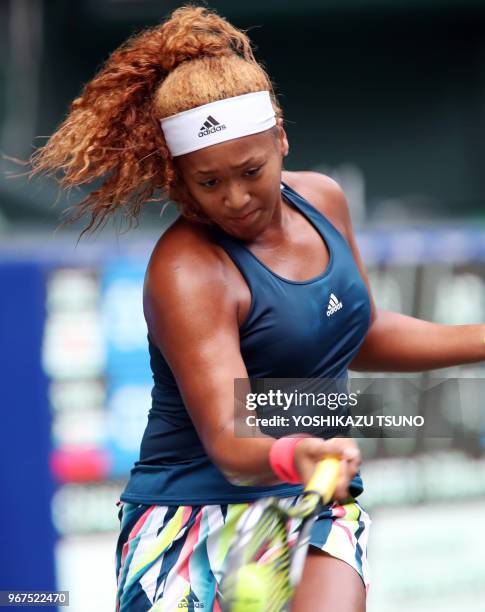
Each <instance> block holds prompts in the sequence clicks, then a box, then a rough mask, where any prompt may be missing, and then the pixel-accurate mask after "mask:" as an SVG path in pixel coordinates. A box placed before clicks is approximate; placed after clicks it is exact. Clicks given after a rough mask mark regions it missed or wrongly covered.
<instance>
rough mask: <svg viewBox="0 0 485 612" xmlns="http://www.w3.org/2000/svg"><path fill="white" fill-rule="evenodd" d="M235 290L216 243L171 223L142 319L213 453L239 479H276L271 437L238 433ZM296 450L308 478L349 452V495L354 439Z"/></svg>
mask: <svg viewBox="0 0 485 612" xmlns="http://www.w3.org/2000/svg"><path fill="white" fill-rule="evenodd" d="M234 294H235V292H234V290H233V289H232V290H231V283H230V281H229V278H228V271H227V263H225V262H224V261H223V258H222V257H221V256H220V254H218V252H217V250H216V248H215V247H213V246H212V245H211V244H210V243H208V242H207V241H206V240H204V239H203V238H199V237H198V235H197V234H195V233H191V232H190V231H187V232H184V231H179V230H178V229H175V230H174V229H173V228H172V230H169V231H168V233H167V234H165V235H164V237H163V238H162V239H161V240H160V241H159V243H158V245H157V247H156V248H155V251H154V253H153V255H152V258H151V260H150V263H149V266H148V269H147V274H146V278H145V286H144V311H145V318H146V321H147V325H148V330H149V334H150V338H151V339H152V341H153V342H154V343H155V345H156V346H157V347H158V348H159V349H160V351H161V352H162V353H163V355H164V357H165V358H166V359H167V362H168V364H169V365H170V368H171V370H172V372H173V374H174V376H175V379H176V381H177V385H178V388H179V390H180V393H181V395H182V398H183V401H184V404H185V407H186V409H187V411H188V413H189V415H190V417H191V420H192V422H193V424H194V427H195V428H196V430H197V433H198V435H199V438H200V440H201V442H202V444H203V446H204V448H205V450H206V452H207V454H208V456H209V457H210V459H211V460H212V461H213V462H214V463H215V464H216V465H217V466H218V467H219V468H220V469H221V471H223V472H224V473H225V474H228V475H229V474H230V475H232V476H234V477H237V478H238V479H241V480H242V481H248V480H250V481H251V482H252V483H254V484H264V483H268V482H273V483H274V482H275V476H274V473H273V471H272V469H271V467H270V464H269V450H270V448H271V446H272V444H273V442H274V439H273V438H270V437H268V436H263V435H261V437H258V438H242V437H236V436H235V433H234V379H235V378H241V379H244V378H247V377H248V374H247V370H246V366H245V364H244V361H243V358H242V355H241V351H240V344H239V323H238V316H237V313H238V303H237V300H236V298H235V297H234ZM296 450H297V452H296V453H295V464H296V467H297V469H298V471H299V472H300V474H301V475H302V477H303V480H304V482H306V481H307V480H308V478H309V477H310V475H311V473H312V470H313V467H314V465H315V463H316V461H318V460H319V459H321V458H323V457H324V456H325V455H326V454H330V453H334V454H337V455H339V456H344V455H345V457H346V460H345V469H344V470H343V472H342V479H341V483H339V488H338V489H337V493H336V495H337V497H345V491H346V489H347V487H348V484H349V482H350V479H351V478H352V476H353V475H354V474H355V472H356V471H357V469H358V465H359V463H360V455H359V451H358V448H357V447H356V445H355V444H354V443H353V441H351V440H343V439H335V440H332V441H327V442H324V441H323V440H319V439H308V440H305V441H302V442H300V443H299V444H298V446H297V447H296Z"/></svg>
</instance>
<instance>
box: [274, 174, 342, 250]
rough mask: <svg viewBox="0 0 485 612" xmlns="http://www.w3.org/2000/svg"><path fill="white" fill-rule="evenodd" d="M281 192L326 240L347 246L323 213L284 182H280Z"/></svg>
mask: <svg viewBox="0 0 485 612" xmlns="http://www.w3.org/2000/svg"><path fill="white" fill-rule="evenodd" d="M281 192H282V194H283V197H284V198H285V199H286V200H287V201H289V202H290V204H292V205H293V206H294V207H295V208H297V209H298V210H299V211H300V212H301V214H302V215H303V216H304V217H306V218H307V219H308V220H309V221H310V223H312V225H314V226H316V228H317V229H318V230H319V231H320V234H323V236H324V237H325V240H326V241H327V242H331V243H332V242H335V241H337V243H339V244H340V246H344V247H348V242H347V240H346V239H345V238H344V236H342V234H341V233H340V232H339V230H338V229H337V228H336V227H335V225H334V224H333V223H332V222H331V221H329V220H328V219H327V217H326V216H325V215H324V214H323V213H321V212H320V211H319V210H318V209H317V208H315V206H313V205H312V204H310V202H308V200H306V199H305V198H304V197H303V196H301V195H300V194H299V193H297V192H296V191H295V190H294V189H293V188H292V187H290V186H289V185H287V184H286V183H284V182H282V183H281Z"/></svg>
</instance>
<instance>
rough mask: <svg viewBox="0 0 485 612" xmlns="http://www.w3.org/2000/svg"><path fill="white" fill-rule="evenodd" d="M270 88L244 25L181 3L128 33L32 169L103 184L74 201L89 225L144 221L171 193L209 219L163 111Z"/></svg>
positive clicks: (72, 181) (68, 183)
mask: <svg viewBox="0 0 485 612" xmlns="http://www.w3.org/2000/svg"><path fill="white" fill-rule="evenodd" d="M260 90H269V91H270V92H271V94H272V99H273V105H274V108H275V111H276V113H277V116H278V117H280V116H281V110H280V108H279V106H278V104H277V102H276V98H275V96H274V92H273V88H272V84H271V81H270V79H269V77H268V75H267V74H266V72H265V71H264V69H263V68H262V67H261V66H260V65H259V64H258V63H257V61H256V60H255V58H254V55H253V51H252V48H251V43H250V41H249V39H248V37H247V36H246V34H245V33H243V32H242V31H240V30H238V29H236V28H235V27H234V26H232V25H231V24H230V23H228V22H227V21H226V20H225V19H223V18H222V17H220V16H219V15H217V14H215V13H214V12H212V11H209V10H208V9H206V8H203V7H195V6H184V7H182V8H179V9H177V10H176V11H174V12H173V13H172V15H171V17H170V18H169V19H168V20H167V21H166V22H165V23H163V24H162V25H160V26H157V27H154V28H151V29H148V30H146V31H144V32H142V33H141V34H138V35H136V36H134V37H132V38H130V39H129V40H127V41H126V42H125V43H124V44H123V45H122V46H121V47H119V48H118V49H117V50H116V51H114V53H113V54H112V55H111V56H110V58H109V59H108V60H107V62H106V64H105V65H104V66H103V67H102V68H101V70H100V71H99V72H98V74H97V75H96V76H95V77H94V78H93V79H92V80H91V81H90V82H89V83H87V85H86V86H85V87H84V89H83V91H82V93H81V95H80V96H79V97H78V98H76V99H75V100H74V101H73V102H72V104H71V108H70V111H69V114H68V115H67V117H66V119H65V120H64V122H63V123H62V124H61V126H60V127H59V128H58V129H57V131H56V132H55V133H54V134H53V135H52V136H51V137H50V139H49V140H48V142H47V143H46V144H45V145H44V146H43V147H41V148H39V149H37V150H36V151H35V152H34V154H33V155H32V158H31V163H32V171H31V174H32V175H35V174H38V173H43V172H45V173H48V174H58V173H59V174H60V177H59V182H60V185H61V186H62V187H64V188H72V187H75V186H78V185H86V184H88V185H89V184H91V183H92V182H93V181H95V180H100V185H99V187H97V188H96V189H93V190H92V191H91V192H90V193H89V195H88V196H87V197H86V198H85V199H83V200H82V201H81V202H79V203H78V204H76V205H74V206H71V207H70V210H73V211H74V212H73V214H72V215H71V216H70V218H69V219H68V221H67V222H68V223H69V222H72V221H77V220H78V219H80V218H81V217H83V216H84V215H85V214H90V216H91V217H90V221H89V224H88V225H87V227H86V228H85V229H84V230H83V232H82V233H84V232H86V231H89V230H92V231H95V230H96V229H98V228H99V227H101V226H103V225H104V223H105V221H106V220H107V219H108V218H109V217H110V216H111V215H112V214H113V213H115V212H118V211H120V210H121V209H123V212H124V215H125V216H126V217H127V218H128V219H129V221H130V226H131V225H132V222H135V223H136V222H137V220H138V216H139V213H140V209H141V207H142V205H143V204H144V203H145V202H147V201H161V200H164V199H167V198H169V199H171V200H173V201H175V202H177V203H178V205H179V207H180V210H181V212H182V214H183V215H184V216H185V217H188V218H191V219H194V220H198V221H206V222H207V219H206V218H205V217H204V215H203V213H202V212H201V211H200V209H199V208H198V206H197V203H196V202H194V201H192V200H191V198H190V196H189V195H188V194H187V192H186V190H185V189H184V185H183V183H182V181H181V179H180V176H179V175H178V173H177V169H176V167H175V165H174V163H173V159H172V157H171V155H170V153H169V151H168V149H167V146H166V144H165V140H164V137H163V133H162V130H161V127H160V119H162V118H164V117H169V116H170V115H173V114H175V113H179V112H182V111H185V110H188V109H191V108H194V107H196V106H200V105H202V104H207V103H209V102H215V101H216V100H221V99H224V98H229V97H232V96H237V95H242V94H246V93H251V92H254V91H260Z"/></svg>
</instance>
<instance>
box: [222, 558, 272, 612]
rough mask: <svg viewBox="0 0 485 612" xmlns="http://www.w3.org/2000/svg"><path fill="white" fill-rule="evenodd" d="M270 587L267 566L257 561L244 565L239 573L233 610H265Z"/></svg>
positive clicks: (236, 611)
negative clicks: (258, 563)
mask: <svg viewBox="0 0 485 612" xmlns="http://www.w3.org/2000/svg"><path fill="white" fill-rule="evenodd" d="M268 587H269V584H268V573H267V571H266V568H265V567H263V566H262V565H257V564H256V563H248V564H247V565H243V567H241V569H240V570H239V571H238V573H237V578H236V588H235V590H234V599H233V605H232V606H231V612H265V610H266V604H267V599H268Z"/></svg>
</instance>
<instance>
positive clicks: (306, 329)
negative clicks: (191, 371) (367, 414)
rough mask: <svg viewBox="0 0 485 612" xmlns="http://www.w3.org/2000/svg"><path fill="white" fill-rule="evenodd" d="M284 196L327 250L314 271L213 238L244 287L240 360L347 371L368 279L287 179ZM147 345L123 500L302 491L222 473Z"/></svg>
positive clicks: (239, 497)
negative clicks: (276, 267) (274, 264)
mask: <svg viewBox="0 0 485 612" xmlns="http://www.w3.org/2000/svg"><path fill="white" fill-rule="evenodd" d="M282 195H283V197H284V200H285V201H286V202H287V203H288V204H289V205H291V206H293V207H294V208H295V209H297V210H298V211H299V212H300V213H301V214H302V215H303V216H304V217H306V219H307V220H308V221H309V222H310V223H311V224H312V225H313V226H314V227H315V229H316V230H317V231H318V233H319V234H320V236H321V237H322V240H323V241H324V242H325V244H326V246H327V249H328V251H329V256H330V259H329V263H328V265H327V268H326V270H325V271H324V272H322V273H321V274H319V275H318V276H316V277H314V278H312V279H310V280H306V281H292V280H288V279H286V278H283V277H281V276H279V275H278V274H276V273H275V272H273V271H272V270H271V269H270V268H268V266H266V265H265V264H264V263H263V262H262V261H260V260H259V259H258V258H257V257H256V256H255V255H254V254H253V253H251V251H250V250H249V249H248V248H247V247H246V246H245V244H244V243H243V242H242V241H240V240H238V239H236V238H234V237H232V236H229V235H228V234H226V233H224V232H223V231H222V230H219V229H216V230H214V238H215V240H216V241H217V242H218V243H219V244H220V245H221V247H222V248H224V250H225V251H226V252H227V254H228V255H229V256H230V258H231V259H232V261H233V262H234V264H235V265H236V266H237V267H238V269H239V270H240V272H241V274H242V275H243V277H244V279H245V280H246V282H247V284H248V287H249V290H250V293H251V306H250V309H249V313H248V315H247V317H246V320H245V321H244V323H243V324H242V325H241V327H240V346H241V354H242V356H243V359H244V363H245V364H246V368H247V371H248V374H249V377H254V378H327V379H343V380H346V378H347V368H348V365H349V363H350V362H351V361H352V359H353V357H354V356H355V354H356V353H357V351H358V349H359V347H360V345H361V344H362V342H363V340H364V338H365V335H366V333H367V330H368V327H369V323H370V301H369V295H368V292H367V288H366V286H365V283H364V281H363V279H362V277H361V275H360V273H359V270H358V268H357V266H356V263H355V260H354V258H353V255H352V252H351V250H350V247H349V245H348V243H347V241H346V240H345V238H344V237H343V236H342V235H341V234H340V232H339V231H338V230H337V229H336V228H335V227H334V225H332V223H330V222H329V221H328V220H327V219H326V218H325V216H324V215H322V214H321V213H320V212H319V211H318V210H317V209H315V208H314V207H313V206H312V205H311V204H309V203H308V202H307V201H306V200H305V199H304V198H302V197H301V196H300V195H299V194H297V193H296V192H295V191H294V190H293V189H291V188H290V187H288V186H287V185H285V184H283V185H282ZM339 304H340V305H339ZM329 312H331V313H332V314H331V316H330V315H329V314H328V313H329ZM148 346H149V351H150V365H151V368H152V372H153V380H154V386H153V389H152V407H151V409H150V411H149V414H148V424H147V426H146V429H145V433H144V435H143V439H142V442H141V449H140V459H139V460H138V461H137V462H136V463H135V465H134V467H133V469H132V470H131V475H130V479H129V481H128V483H127V485H126V488H125V490H124V492H123V493H122V495H121V500H122V501H126V502H132V503H140V504H161V505H175V504H177V505H179V504H187V505H194V504H225V503H241V502H246V501H253V500H255V499H258V498H260V497H265V496H268V495H274V496H278V497H287V496H290V495H296V494H299V493H301V491H302V487H301V486H300V485H290V484H281V485H275V486H240V485H236V484H232V483H231V482H229V481H228V480H227V478H225V476H224V475H223V474H222V472H221V471H220V470H219V469H218V468H217V466H216V465H214V463H212V462H211V460H210V459H209V457H208V456H207V454H206V452H205V450H204V448H203V446H202V443H201V441H200V440H199V437H198V435H197V432H196V430H195V428H194V426H193V424H192V421H191V419H190V416H189V414H188V412H187V410H186V409H185V406H184V404H183V401H182V398H181V396H180V393H179V390H178V388H177V384H176V381H175V378H174V376H173V374H172V371H171V370H170V367H169V365H168V363H167V361H166V360H165V358H164V356H163V355H162V353H161V352H160V350H159V349H158V348H157V347H156V346H155V345H154V343H153V342H152V341H151V339H150V337H148ZM331 435H333V434H332V432H330V433H329V436H326V437H330V436H331ZM362 490H363V486H362V481H361V478H360V475H357V476H356V477H355V478H354V479H353V481H352V483H351V487H350V492H351V494H352V495H353V496H354V497H355V496H357V495H359V494H360V493H361V492H362Z"/></svg>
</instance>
